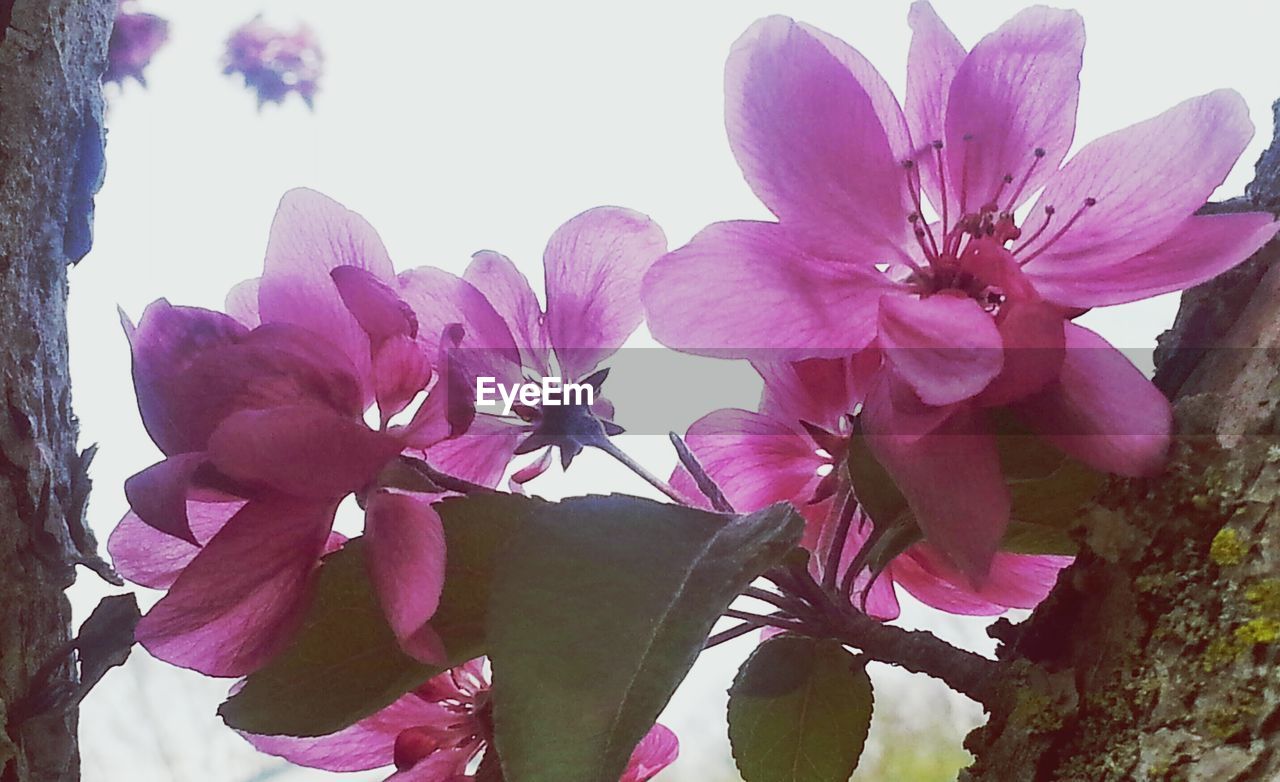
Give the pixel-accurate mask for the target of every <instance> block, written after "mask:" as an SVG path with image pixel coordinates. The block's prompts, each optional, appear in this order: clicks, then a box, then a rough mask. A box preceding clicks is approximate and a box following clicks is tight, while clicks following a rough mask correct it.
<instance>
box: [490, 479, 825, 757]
mask: <svg viewBox="0 0 1280 782" xmlns="http://www.w3.org/2000/svg"><path fill="white" fill-rule="evenodd" d="M502 501H503V502H505V503H507V504H508V505H509V506H510V507H511V508H512V510H513V512H514V513H520V514H522V515H523V516H524V524H523V525H522V526H521V527H520V529H519V530H518V531H517V532H516V533H515V535H514V536H513V537H512V539H511V541H510V543H509V544H508V545H507V546H506V547H505V548H504V549H503V551H502V552H501V554H500V555H499V558H498V559H499V564H498V567H497V573H496V575H495V578H494V583H493V593H492V599H491V601H490V609H489V659H490V660H491V662H492V664H493V676H494V691H493V702H494V722H495V741H496V744H497V749H498V753H499V756H500V757H501V759H502V765H503V767H504V769H505V771H506V776H507V779H509V780H511V781H512V782H617V779H618V777H619V776H620V775H621V773H622V771H623V769H624V767H625V766H626V764H627V760H628V759H629V757H630V755H631V752H632V750H633V749H634V748H635V745H636V744H637V742H639V740H640V739H641V738H642V737H643V736H644V735H645V733H646V732H647V731H648V730H649V728H650V727H651V726H652V725H653V722H654V720H655V719H656V718H657V716H658V713H659V712H660V711H661V710H662V708H663V706H665V705H666V703H667V700H668V699H669V698H670V697H671V694H672V693H673V692H674V691H675V688H676V686H677V685H678V684H679V683H680V680H681V679H683V678H684V676H685V674H686V673H688V671H689V668H690V667H691V666H692V665H693V662H694V660H695V659H696V658H697V656H698V653H699V651H701V649H702V644H703V642H704V641H705V640H706V637H707V634H708V632H710V630H711V627H712V625H713V624H714V623H715V621H716V619H717V617H719V616H720V615H721V613H722V612H723V611H724V609H725V608H726V607H728V605H729V603H730V602H731V601H732V600H733V599H734V598H735V597H736V596H737V595H738V594H739V593H741V592H742V590H743V589H745V588H746V586H747V585H748V584H750V583H751V581H752V580H754V579H755V578H756V577H757V576H758V575H759V574H760V573H762V572H763V571H765V570H766V569H768V568H769V567H770V566H772V565H773V564H775V563H776V562H778V561H779V560H780V559H781V558H782V557H783V556H784V555H785V554H786V553H787V552H788V550H790V549H791V547H792V546H793V545H794V544H795V543H796V541H798V540H799V537H800V532H801V529H802V527H803V524H802V522H801V519H800V517H799V516H798V515H797V514H796V512H795V511H794V510H793V509H791V508H790V506H786V505H775V506H773V507H771V508H768V509H765V510H762V511H760V512H758V513H753V514H751V515H748V516H735V517H728V516H723V515H719V514H713V513H707V512H705V511H700V510H695V509H692V508H683V507H679V506H675V505H670V504H663V503H657V502H652V501H650V500H643V499H639V498H635V497H622V496H612V497H580V498H575V499H570V500H565V501H564V502H561V503H559V504H551V503H546V502H541V501H538V500H528V499H523V498H519V497H505V498H502Z"/></svg>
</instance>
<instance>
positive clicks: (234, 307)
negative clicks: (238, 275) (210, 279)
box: [225, 277, 262, 328]
mask: <svg viewBox="0 0 1280 782" xmlns="http://www.w3.org/2000/svg"><path fill="white" fill-rule="evenodd" d="M259 282H260V280H259V279H258V278H257V277H254V278H253V279H251V280H245V281H244V282H240V283H236V284H235V285H233V286H232V287H231V290H230V291H228V292H227V299H226V305H225V306H226V310H227V314H228V315H230V316H231V317H233V318H235V319H236V320H238V321H240V322H241V323H243V324H244V325H246V326H248V327H249V328H254V327H256V326H259V325H261V323H262V318H261V317H260V316H259V315H258V284H259Z"/></svg>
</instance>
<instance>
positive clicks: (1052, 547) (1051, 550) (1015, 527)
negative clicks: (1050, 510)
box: [1000, 520, 1080, 556]
mask: <svg viewBox="0 0 1280 782" xmlns="http://www.w3.org/2000/svg"><path fill="white" fill-rule="evenodd" d="M1000 550H1001V551H1007V552H1009V553H1010V554H1061V555H1065V556H1075V555H1076V554H1077V553H1078V552H1079V550H1080V547H1079V545H1077V544H1076V542H1075V541H1074V540H1072V539H1071V536H1070V535H1068V534H1067V533H1066V531H1065V530H1061V529H1058V528H1055V527H1046V526H1043V525H1041V524H1028V523H1026V522H1024V521H1017V520H1014V521H1010V522H1009V528H1008V529H1007V530H1005V533H1004V539H1003V540H1001V541H1000Z"/></svg>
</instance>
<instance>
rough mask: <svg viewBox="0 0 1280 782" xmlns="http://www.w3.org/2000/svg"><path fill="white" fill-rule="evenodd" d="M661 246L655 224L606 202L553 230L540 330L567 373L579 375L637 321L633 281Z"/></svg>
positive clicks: (637, 287) (607, 353)
mask: <svg viewBox="0 0 1280 782" xmlns="http://www.w3.org/2000/svg"><path fill="white" fill-rule="evenodd" d="M666 251H667V237H666V236H665V235H664V234H663V233H662V229H661V228H659V227H658V225H657V223H655V222H653V221H652V220H650V219H649V218H648V217H646V216H644V215H642V214H640V213H639V212H633V211H631V210H630V209H621V208H618V207H612V206H605V207H598V208H596V209H591V210H588V211H586V212H583V213H582V214H580V215H578V216H577V217H574V218H573V219H571V220H569V221H568V222H567V223H565V224H564V225H562V226H560V227H559V228H558V229H556V232H555V233H554V234H552V236H551V239H550V240H549V241H548V242H547V249H546V252H545V253H544V255H543V260H542V263H543V267H544V268H545V271H546V286H547V336H548V338H549V339H550V340H551V345H552V347H553V348H554V349H555V352H556V358H558V359H559V361H560V372H561V374H562V375H563V376H564V377H565V378H566V379H574V380H580V379H582V378H584V377H586V376H587V375H588V374H589V373H590V372H591V371H592V370H593V369H595V367H596V365H597V364H599V363H600V361H602V360H603V359H604V358H606V357H608V356H610V355H612V354H613V353H614V351H616V350H617V349H618V348H620V347H622V343H623V342H625V341H626V339H627V337H629V336H631V332H633V331H635V330H636V327H637V326H639V325H640V321H641V320H643V319H644V311H643V309H642V307H641V305H640V282H641V280H643V279H644V275H645V272H647V271H648V270H649V267H650V266H652V265H653V262H654V261H656V260H657V259H658V257H659V256H661V255H662V254H663V253H665V252H666Z"/></svg>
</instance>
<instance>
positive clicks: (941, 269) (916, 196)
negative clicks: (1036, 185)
mask: <svg viewBox="0 0 1280 782" xmlns="http://www.w3.org/2000/svg"><path fill="white" fill-rule="evenodd" d="M971 139H972V137H971V136H965V137H964V141H965V142H969V141H970V140H971ZM969 149H970V147H969V144H968V143H965V144H964V148H963V151H962V155H963V158H962V160H961V164H960V188H959V189H960V193H959V204H958V206H959V207H960V214H959V216H957V217H956V218H955V219H954V220H952V215H951V214H950V210H951V204H950V203H949V200H948V198H947V177H946V165H945V161H946V158H945V157H944V155H943V144H942V142H941V141H934V142H932V143H931V144H929V145H928V146H927V147H926V148H925V149H924V151H922V152H921V153H919V154H918V155H917V159H916V160H911V159H908V160H904V161H902V168H903V171H904V173H905V174H906V178H907V190H908V192H909V193H910V195H911V202H912V206H913V207H914V209H913V210H912V211H911V212H910V213H908V214H907V221H908V222H910V223H911V226H912V232H913V233H914V234H915V237H916V243H917V244H918V245H919V246H920V251H921V254H922V256H923V258H924V263H923V264H912V265H913V274H912V277H911V279H910V281H909V282H910V284H911V285H912V287H913V288H915V289H916V291H917V292H919V293H920V295H922V296H928V295H932V294H934V293H939V292H942V291H956V292H959V293H961V294H964V295H966V296H969V297H970V298H973V299H975V300H976V301H978V303H980V304H982V305H983V306H984V307H985V308H987V309H989V310H992V311H994V310H996V309H998V308H999V306H1000V304H1001V303H1002V302H1003V301H1004V299H1005V298H1006V297H1007V295H1008V294H1009V291H1008V290H1007V287H1008V285H1007V284H1006V283H1007V278H1008V277H1009V276H1010V275H1011V274H1013V270H1012V269H1009V268H1008V267H1009V266H1010V260H1011V261H1012V265H1013V266H1014V267H1022V266H1025V265H1026V264H1028V263H1030V262H1031V261H1033V260H1035V259H1036V257H1038V256H1039V255H1040V254H1041V253H1043V252H1044V251H1045V250H1047V249H1048V248H1049V247H1051V246H1052V245H1053V244H1055V243H1056V242H1058V241H1059V240H1060V239H1062V237H1063V236H1065V235H1066V234H1067V232H1068V231H1070V230H1071V229H1072V227H1074V226H1075V224H1076V222H1077V221H1079V219H1080V218H1081V217H1082V216H1083V215H1084V214H1085V212H1087V211H1088V210H1089V209H1090V208H1091V207H1093V206H1094V205H1096V204H1097V203H1098V201H1097V199H1096V198H1093V197H1089V198H1085V199H1084V200H1083V201H1082V202H1081V203H1080V204H1078V205H1076V206H1075V209H1074V211H1073V212H1072V213H1071V216H1070V217H1069V218H1067V219H1065V220H1063V219H1062V217H1061V216H1060V215H1059V210H1058V208H1057V207H1056V206H1055V205H1053V204H1049V205H1046V206H1045V207H1044V212H1043V214H1044V218H1043V220H1041V221H1039V222H1038V225H1036V227H1035V228H1034V230H1033V231H1032V232H1031V234H1030V235H1029V236H1027V237H1026V238H1025V239H1024V238H1023V233H1024V231H1023V227H1022V226H1019V225H1018V222H1017V219H1016V218H1015V216H1014V209H1015V208H1016V207H1017V205H1018V202H1019V200H1020V199H1021V198H1022V195H1023V193H1024V192H1025V191H1026V188H1027V185H1028V184H1029V183H1030V182H1031V178H1032V176H1033V175H1034V174H1035V172H1036V169H1037V168H1038V167H1039V166H1040V164H1041V162H1042V161H1043V160H1044V158H1045V156H1046V154H1047V153H1046V152H1045V150H1044V149H1043V148H1041V147H1036V148H1035V149H1034V150H1033V151H1032V154H1031V159H1030V161H1029V162H1028V163H1027V165H1026V168H1025V169H1024V170H1023V171H1022V172H1021V173H1020V174H1014V173H1007V174H1005V175H1004V176H1003V177H1002V178H1001V180H1000V184H999V185H998V186H997V187H996V192H995V193H993V194H992V195H991V197H990V198H987V199H985V200H983V201H982V203H980V204H977V205H976V206H975V204H973V203H971V201H972V200H973V199H972V197H971V196H972V194H971V193H970V192H969V190H970V187H969V183H968V179H969V176H968V174H969V166H968V163H969ZM925 159H927V160H928V163H929V165H932V166H933V167H934V170H935V171H936V177H937V182H938V188H939V195H940V201H941V208H940V211H941V216H940V217H941V219H940V220H939V221H938V222H936V223H932V224H931V223H929V222H928V220H927V219H926V218H925V215H924V208H923V207H924V205H923V198H922V191H923V187H922V185H921V178H920V164H919V163H918V162H917V161H918V160H925ZM1015 183H1016V185H1015ZM1006 191H1008V192H1006ZM1027 222H1030V216H1028V220H1027ZM1046 234H1048V238H1047V239H1044V240H1043V241H1041V239H1042V237H1044V236H1045V235H1046Z"/></svg>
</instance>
